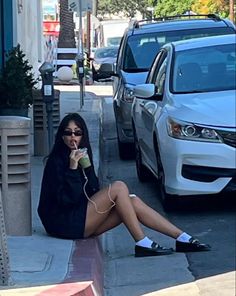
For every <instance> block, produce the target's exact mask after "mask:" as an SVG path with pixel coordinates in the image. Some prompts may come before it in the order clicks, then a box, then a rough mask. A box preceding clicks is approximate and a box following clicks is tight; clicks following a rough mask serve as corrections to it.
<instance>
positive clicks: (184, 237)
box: [176, 232, 192, 243]
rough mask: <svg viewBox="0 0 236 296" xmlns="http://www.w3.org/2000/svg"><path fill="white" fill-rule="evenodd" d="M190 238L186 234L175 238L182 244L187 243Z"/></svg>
mask: <svg viewBox="0 0 236 296" xmlns="http://www.w3.org/2000/svg"><path fill="white" fill-rule="evenodd" d="M191 237H192V236H191V235H189V234H187V233H186V232H183V233H181V234H180V235H179V236H178V237H177V239H176V240H177V241H179V242H183V243H189V240H190V238H191Z"/></svg>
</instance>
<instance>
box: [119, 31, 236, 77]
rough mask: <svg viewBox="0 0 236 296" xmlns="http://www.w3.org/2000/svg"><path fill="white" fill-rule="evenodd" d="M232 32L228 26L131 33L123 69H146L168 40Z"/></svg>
mask: <svg viewBox="0 0 236 296" xmlns="http://www.w3.org/2000/svg"><path fill="white" fill-rule="evenodd" d="M232 33H234V31H233V30H232V29H231V28H229V27H226V28H216V27H214V28H202V29H201V28H198V29H191V30H186V29H185V30H178V31H177V30H175V31H174V30H173V31H169V32H168V31H167V32H166V31H165V32H154V33H148V34H147V33H144V34H139V35H132V36H130V37H129V38H128V42H127V47H126V50H125V54H124V66H123V70H124V71H127V72H139V71H148V70H149V68H150V67H151V65H152V62H153V60H154V58H155V56H156V54H157V52H158V50H159V49H160V48H161V47H162V46H163V45H164V44H166V43H168V42H173V41H178V40H186V39H190V38H198V37H206V36H215V35H223V34H232Z"/></svg>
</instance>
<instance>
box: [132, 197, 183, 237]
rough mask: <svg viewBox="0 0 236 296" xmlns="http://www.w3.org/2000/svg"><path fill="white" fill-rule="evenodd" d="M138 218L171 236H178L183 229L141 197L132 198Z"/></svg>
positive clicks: (152, 227) (144, 223)
mask: <svg viewBox="0 0 236 296" xmlns="http://www.w3.org/2000/svg"><path fill="white" fill-rule="evenodd" d="M132 203H133V206H134V209H135V212H136V215H137V217H138V220H139V221H140V222H141V223H142V224H143V225H145V226H147V227H149V228H151V229H154V230H156V231H158V232H161V233H163V234H166V235H168V236H170V237H173V238H175V239H176V238H177V237H178V236H179V235H180V234H181V233H183V230H181V229H179V228H177V227H176V226H175V225H173V224H172V223H171V222H170V221H168V220H167V219H166V218H164V217H163V216H162V215H161V214H159V213H158V212H157V211H155V210H154V209H152V208H151V207H149V206H148V205H147V204H145V203H144V202H143V201H142V200H141V199H140V198H139V197H134V198H132Z"/></svg>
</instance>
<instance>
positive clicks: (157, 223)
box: [85, 182, 183, 241]
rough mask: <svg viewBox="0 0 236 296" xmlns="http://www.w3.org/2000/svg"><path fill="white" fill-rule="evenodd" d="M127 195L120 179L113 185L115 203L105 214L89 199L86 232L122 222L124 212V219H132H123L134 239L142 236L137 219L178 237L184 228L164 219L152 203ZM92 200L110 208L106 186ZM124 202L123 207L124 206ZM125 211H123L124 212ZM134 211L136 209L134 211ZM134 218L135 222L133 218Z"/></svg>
mask: <svg viewBox="0 0 236 296" xmlns="http://www.w3.org/2000/svg"><path fill="white" fill-rule="evenodd" d="M116 187H117V188H116ZM114 189H115V190H114ZM117 193H118V196H120V195H121V197H118V196H117V198H116V199H114V195H115V194H117ZM123 194H125V195H124V196H125V198H124V197H123ZM127 195H128V189H127V187H126V185H125V184H124V183H123V182H115V183H114V184H113V185H112V195H111V197H112V199H114V200H115V202H116V206H115V207H113V208H112V209H111V210H110V211H109V212H106V213H104V214H98V213H97V212H96V211H95V209H94V206H93V205H92V204H91V203H89V205H88V211H87V219H86V225H85V236H90V235H99V234H101V233H104V232H105V231H107V230H109V229H112V228H114V227H116V226H117V225H119V224H120V223H121V222H124V220H123V219H122V217H124V215H125V218H126V221H127V220H128V223H130V221H129V220H130V219H131V223H130V224H128V225H129V226H128V225H127V224H126V223H125V222H124V223H125V224H126V226H127V227H128V229H129V230H130V232H131V234H132V236H133V237H134V239H135V240H136V241H137V240H139V239H142V237H141V232H140V226H137V225H136V224H137V220H138V221H140V222H141V223H142V224H143V225H145V226H147V227H149V228H151V229H153V230H156V231H158V232H161V233H163V234H166V235H168V236H170V237H173V238H177V237H178V236H179V235H180V234H181V233H182V232H183V231H182V230H181V229H179V228H177V227H176V226H175V225H173V224H172V223H170V222H169V221H168V220H167V219H165V218H164V217H163V216H162V215H160V214H159V213H158V212H157V211H155V210H153V209H152V208H151V207H149V206H148V205H146V204H145V203H144V202H143V201H142V200H141V199H140V198H139V197H135V198H130V197H128V198H127ZM118 199H120V203H119V202H118ZM124 199H128V201H127V202H125V203H124V202H123V200H124ZM93 200H94V201H95V202H96V204H97V206H98V208H99V210H100V211H103V210H105V209H107V208H109V207H110V205H111V202H110V201H109V199H108V196H107V189H103V190H101V191H99V192H98V193H97V194H95V195H94V197H93ZM130 203H131V205H130ZM126 204H128V211H127V207H126ZM117 206H118V207H119V206H120V208H117ZM124 206H125V208H123V207H124ZM130 206H131V209H130ZM132 208H133V209H132ZM120 211H121V214H120ZM124 211H125V213H126V214H124ZM133 211H134V212H135V213H133ZM130 213H131V214H132V215H131V216H130ZM126 215H127V216H128V217H127V216H126ZM132 217H134V218H132ZM135 217H136V218H135ZM127 218H128V219H127ZM133 219H134V221H135V222H134V221H133ZM133 224H134V225H135V226H134V225H133ZM133 230H134V233H133V232H132V231H133ZM136 231H137V233H138V236H136ZM141 231H142V230H141ZM142 236H144V234H143V232H142ZM138 237H141V238H138Z"/></svg>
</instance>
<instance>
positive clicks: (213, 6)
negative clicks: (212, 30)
mask: <svg viewBox="0 0 236 296" xmlns="http://www.w3.org/2000/svg"><path fill="white" fill-rule="evenodd" d="M194 2H195V3H194V4H193V6H192V9H193V10H194V11H195V12H197V13H202V14H206V13H215V14H219V15H220V16H222V17H226V16H228V15H229V1H228V0H197V1H194Z"/></svg>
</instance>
